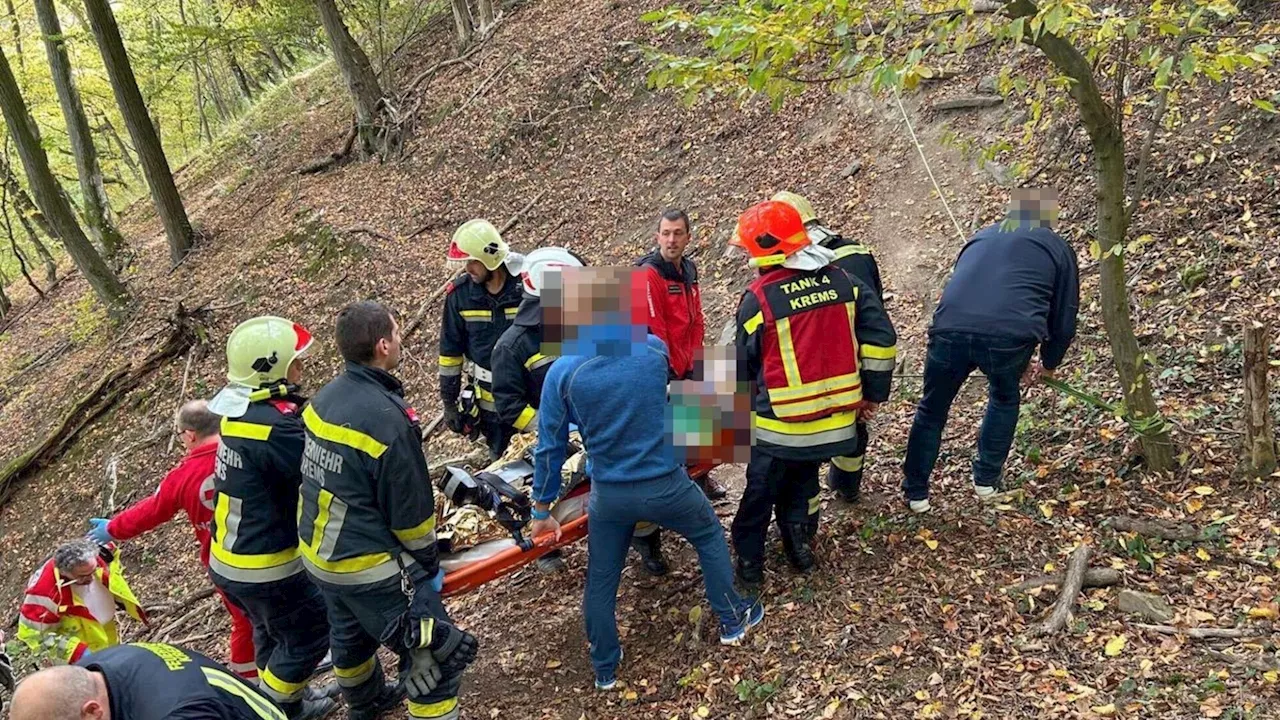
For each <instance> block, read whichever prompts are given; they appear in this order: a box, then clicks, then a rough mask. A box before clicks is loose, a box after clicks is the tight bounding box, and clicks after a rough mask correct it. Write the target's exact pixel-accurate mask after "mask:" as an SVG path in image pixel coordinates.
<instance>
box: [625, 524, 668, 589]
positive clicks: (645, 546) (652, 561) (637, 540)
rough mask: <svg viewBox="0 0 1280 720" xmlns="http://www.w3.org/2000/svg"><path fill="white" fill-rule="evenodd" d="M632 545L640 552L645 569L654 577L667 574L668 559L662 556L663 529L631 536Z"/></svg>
mask: <svg viewBox="0 0 1280 720" xmlns="http://www.w3.org/2000/svg"><path fill="white" fill-rule="evenodd" d="M631 547H633V548H635V550H636V552H637V553H639V554H640V562H641V565H642V567H644V571H645V572H646V573H648V574H649V575H652V576H653V577H662V576H663V575H666V574H667V570H668V568H667V561H666V560H664V559H663V558H662V535H661V531H656V530H655V531H654V532H652V533H649V534H648V535H645V536H644V537H633V538H631Z"/></svg>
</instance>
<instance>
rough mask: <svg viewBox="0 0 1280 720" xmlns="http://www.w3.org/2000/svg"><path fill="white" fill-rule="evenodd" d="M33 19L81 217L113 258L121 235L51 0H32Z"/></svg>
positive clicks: (113, 258)
mask: <svg viewBox="0 0 1280 720" xmlns="http://www.w3.org/2000/svg"><path fill="white" fill-rule="evenodd" d="M33 2H34V4H35V9H36V20H37V21H38V22H39V23H40V32H41V33H42V34H43V35H44V49H45V55H46V56H48V58H49V72H50V73H51V74H52V76H53V87H54V90H55V91H56V92H57V94H58V105H59V106H61V108H62V117H63V119H64V120H65V121H66V123H67V138H68V140H69V141H70V144H71V154H72V156H73V157H74V158H75V161H76V174H77V175H78V176H79V179H80V195H81V196H82V198H83V202H84V208H83V210H84V213H83V214H84V219H85V224H86V225H87V226H88V229H89V234H90V235H91V236H92V237H93V239H94V240H96V241H97V242H98V244H99V245H100V246H101V247H102V250H103V252H104V253H105V254H106V256H107V259H108V260H115V259H116V258H117V257H118V256H119V254H120V251H121V250H123V249H124V236H123V235H121V234H120V231H119V230H117V229H116V226H115V225H114V224H113V223H112V222H111V205H110V204H109V202H108V200H107V189H106V187H105V186H104V185H103V182H102V166H101V165H100V164H99V163H98V151H97V149H96V148H95V147H94V146H93V135H92V134H91V132H90V130H89V119H88V118H87V117H86V116H85V113H84V105H83V104H82V103H81V102H80V93H79V91H78V90H77V89H76V83H75V79H74V78H73V77H72V76H71V61H70V59H69V58H68V57H67V44H66V37H65V36H64V35H63V34H62V24H61V23H60V22H59V21H58V11H57V10H56V9H55V8H54V6H53V0H33Z"/></svg>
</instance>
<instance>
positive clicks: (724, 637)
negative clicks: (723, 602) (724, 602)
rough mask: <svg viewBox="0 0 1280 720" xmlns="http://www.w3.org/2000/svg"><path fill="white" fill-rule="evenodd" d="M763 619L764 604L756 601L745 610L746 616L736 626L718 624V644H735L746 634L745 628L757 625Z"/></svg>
mask: <svg viewBox="0 0 1280 720" xmlns="http://www.w3.org/2000/svg"><path fill="white" fill-rule="evenodd" d="M763 620H764V605H763V604H761V603H760V601H758V600H757V601H756V602H755V603H753V604H752V605H751V607H750V609H748V610H747V616H746V617H745V618H743V619H742V621H741V622H739V623H738V624H737V625H736V626H729V625H725V624H724V623H721V624H720V644H721V645H737V644H738V643H740V642H742V639H743V638H745V637H746V636H747V630H748V629H750V628H753V627H755V626H757V625H759V624H760V623H761V622H762V621H763Z"/></svg>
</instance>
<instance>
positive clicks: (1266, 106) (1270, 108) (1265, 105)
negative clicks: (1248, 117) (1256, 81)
mask: <svg viewBox="0 0 1280 720" xmlns="http://www.w3.org/2000/svg"><path fill="white" fill-rule="evenodd" d="M1253 104H1254V105H1257V106H1258V107H1259V108H1262V109H1263V110H1265V111H1267V112H1269V113H1271V114H1272V115H1276V114H1280V110H1277V109H1276V106H1275V103H1273V102H1271V101H1269V100H1263V99H1262V98H1254V99H1253Z"/></svg>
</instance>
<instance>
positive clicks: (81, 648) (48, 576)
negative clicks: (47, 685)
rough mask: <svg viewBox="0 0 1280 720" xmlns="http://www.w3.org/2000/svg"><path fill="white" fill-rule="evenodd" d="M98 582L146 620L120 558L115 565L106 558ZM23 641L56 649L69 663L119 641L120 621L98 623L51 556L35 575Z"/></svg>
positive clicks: (22, 617)
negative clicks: (122, 568)
mask: <svg viewBox="0 0 1280 720" xmlns="http://www.w3.org/2000/svg"><path fill="white" fill-rule="evenodd" d="M97 561H98V569H97V571H96V572H95V576H94V577H95V579H94V582H96V583H100V584H102V585H103V587H105V588H107V590H108V591H109V592H110V593H111V596H112V597H113V598H114V599H115V601H116V603H118V604H119V605H121V606H123V607H124V609H125V611H126V612H128V613H129V615H130V616H132V617H133V618H135V619H137V620H141V621H143V622H146V619H147V618H146V613H145V612H143V610H142V606H141V605H140V604H139V603H138V599H137V597H135V596H134V594H133V590H132V589H130V587H129V583H127V582H126V581H125V579H124V575H123V574H122V572H121V567H120V560H119V557H117V556H115V555H114V554H113V555H112V559H111V561H110V562H107V561H106V560H104V559H103V558H102V557H101V555H100V556H99V557H98V559H97ZM18 639H19V640H22V641H23V642H24V643H26V644H27V646H28V647H30V648H31V650H32V651H33V652H40V651H41V650H42V649H44V648H50V649H52V650H53V651H54V652H55V653H56V654H57V655H58V657H60V658H62V659H63V660H65V661H67V662H75V661H76V660H79V659H80V656H81V655H83V654H84V652H85V651H86V650H89V651H91V652H97V651H98V650H101V649H103V648H106V647H110V646H112V645H115V644H117V643H119V642H120V637H119V633H118V630H117V627H116V621H115V619H114V618H113V619H112V620H110V621H108V622H105V623H103V622H99V621H98V620H97V619H96V618H94V616H93V613H92V612H90V611H89V608H88V607H86V606H84V605H83V604H81V603H80V602H79V600H77V599H76V597H75V593H74V592H73V591H72V589H71V586H70V585H69V584H68V585H63V580H62V576H61V573H59V572H58V568H57V567H55V566H54V562H53V558H50V559H49V560H48V561H47V562H45V564H44V565H43V566H41V568H40V569H39V570H37V571H36V572H35V573H33V574H32V575H31V579H30V581H28V583H27V591H26V594H25V595H24V596H23V599H22V607H21V608H20V610H19V612H18Z"/></svg>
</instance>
